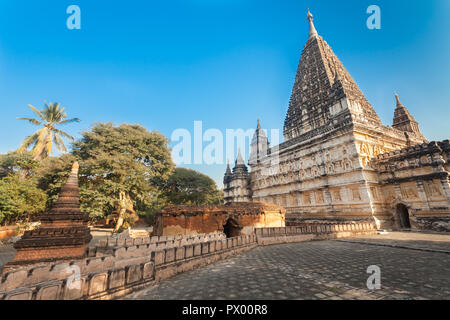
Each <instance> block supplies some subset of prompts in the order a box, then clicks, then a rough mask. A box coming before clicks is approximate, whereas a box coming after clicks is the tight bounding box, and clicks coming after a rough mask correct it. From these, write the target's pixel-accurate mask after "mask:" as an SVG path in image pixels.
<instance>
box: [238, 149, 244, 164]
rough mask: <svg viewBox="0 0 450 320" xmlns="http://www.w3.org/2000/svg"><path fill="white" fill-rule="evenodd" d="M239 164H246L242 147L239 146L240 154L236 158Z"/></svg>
mask: <svg viewBox="0 0 450 320" xmlns="http://www.w3.org/2000/svg"><path fill="white" fill-rule="evenodd" d="M238 164H245V162H244V158H243V157H242V153H241V148H240V147H239V148H238V156H237V158H236V165H238Z"/></svg>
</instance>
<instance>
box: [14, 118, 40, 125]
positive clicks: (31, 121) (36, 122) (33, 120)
mask: <svg viewBox="0 0 450 320" xmlns="http://www.w3.org/2000/svg"><path fill="white" fill-rule="evenodd" d="M17 119H19V120H27V121H28V122H30V123H31V124H35V125H37V126H40V125H42V122H41V121H39V120H36V119H34V118H22V117H21V118H17Z"/></svg>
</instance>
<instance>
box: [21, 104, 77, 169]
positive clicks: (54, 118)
mask: <svg viewBox="0 0 450 320" xmlns="http://www.w3.org/2000/svg"><path fill="white" fill-rule="evenodd" d="M44 104H45V108H44V109H43V110H41V111H39V110H38V109H36V108H35V107H33V106H32V105H30V104H29V105H28V107H29V108H30V109H31V110H33V112H34V113H36V115H37V116H38V118H39V120H38V119H34V118H18V119H20V120H27V121H29V122H30V123H31V124H34V125H37V126H43V128H41V129H39V130H38V131H36V132H35V133H34V134H32V135H31V136H28V137H27V138H25V140H24V141H23V142H22V145H21V146H20V148H19V151H25V150H27V149H28V148H29V147H30V146H33V148H32V150H31V151H32V153H33V159H34V160H38V161H40V160H42V159H44V158H46V157H48V156H49V155H51V154H52V153H53V143H55V145H56V148H57V150H58V151H61V152H66V151H67V149H66V146H65V145H64V141H63V139H62V137H61V136H63V137H65V138H67V139H69V140H70V141H73V140H74V139H73V137H72V136H71V135H70V134H68V133H67V132H64V131H62V130H59V129H57V128H55V126H57V125H60V124H67V123H72V122H80V119H78V118H72V119H66V118H67V115H66V113H65V112H64V109H65V108H64V107H60V104H59V103H53V102H52V103H50V104H47V103H46V102H45V101H44Z"/></svg>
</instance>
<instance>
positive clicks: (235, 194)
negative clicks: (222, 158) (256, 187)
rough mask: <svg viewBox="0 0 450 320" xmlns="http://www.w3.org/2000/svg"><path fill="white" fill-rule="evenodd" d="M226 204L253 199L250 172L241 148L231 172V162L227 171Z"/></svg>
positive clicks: (224, 180) (225, 180)
mask: <svg viewBox="0 0 450 320" xmlns="http://www.w3.org/2000/svg"><path fill="white" fill-rule="evenodd" d="M223 184H224V189H223V192H224V200H225V204H227V203H232V202H250V201H252V197H251V189H250V174H249V172H248V168H247V166H246V165H245V162H244V158H243V157H242V154H241V150H240V149H239V151H238V156H237V159H236V161H235V164H234V168H233V172H231V169H230V164H228V165H227V171H226V172H225V176H224V179H223Z"/></svg>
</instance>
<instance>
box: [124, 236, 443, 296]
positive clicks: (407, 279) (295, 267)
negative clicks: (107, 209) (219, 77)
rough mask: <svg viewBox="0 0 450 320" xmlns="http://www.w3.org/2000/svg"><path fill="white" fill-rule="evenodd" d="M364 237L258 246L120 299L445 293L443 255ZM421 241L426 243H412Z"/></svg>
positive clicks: (415, 244)
mask: <svg viewBox="0 0 450 320" xmlns="http://www.w3.org/2000/svg"><path fill="white" fill-rule="evenodd" d="M382 240H383V239H382ZM402 240H403V239H402ZM364 241H365V242H370V241H371V243H357V242H346V241H339V240H332V241H318V242H307V243H294V244H283V245H275V246H266V247H258V248H255V249H254V250H252V251H249V252H246V253H243V254H240V255H238V256H235V257H233V258H230V259H227V260H223V261H220V262H217V263H215V264H212V265H209V266H206V267H203V268H200V269H196V270H192V271H189V272H186V273H183V274H179V275H176V276H174V277H172V278H169V279H166V280H163V281H162V282H160V283H159V284H157V285H155V286H152V287H149V288H146V289H144V290H142V291H139V292H136V293H133V294H130V295H129V296H127V297H125V299H143V300H147V299H148V300H154V299H181V300H183V299H194V300H196V299H237V300H245V299H269V300H271V299H308V300H311V299H332V300H343V299H345V300H347V299H389V300H391V299H402V300H403V299H445V300H449V299H450V254H447V253H444V252H432V251H426V250H425V251H420V250H417V248H416V247H417V243H416V242H411V243H408V241H406V240H403V241H402V245H403V246H411V249H408V248H396V247H392V246H386V245H385V244H386V243H385V242H383V241H382V242H380V244H381V245H378V244H377V241H379V240H377V239H367V238H366V239H364ZM392 241H394V243H395V241H397V240H392ZM398 241H400V240H398ZM361 242H362V241H361ZM389 244H392V242H390V243H389ZM448 244H449V243H447V244H446V243H445V242H443V243H440V245H439V249H443V248H444V249H445V248H446V249H447V250H448ZM424 246H426V247H430V246H429V245H428V246H427V245H426V244H424V243H420V247H424ZM431 247H432V246H431ZM448 251H450V250H448ZM371 265H376V266H378V267H380V269H381V289H379V290H369V289H368V288H367V284H366V282H367V279H368V277H369V276H370V274H368V273H367V268H368V267H369V266H371Z"/></svg>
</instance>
